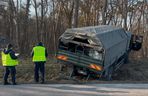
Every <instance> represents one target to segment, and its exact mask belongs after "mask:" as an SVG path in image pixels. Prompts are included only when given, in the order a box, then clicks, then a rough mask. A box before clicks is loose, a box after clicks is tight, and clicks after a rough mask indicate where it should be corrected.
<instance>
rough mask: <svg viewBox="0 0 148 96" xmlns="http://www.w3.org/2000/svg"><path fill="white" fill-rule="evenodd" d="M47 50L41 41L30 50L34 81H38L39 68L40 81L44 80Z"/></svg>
mask: <svg viewBox="0 0 148 96" xmlns="http://www.w3.org/2000/svg"><path fill="white" fill-rule="evenodd" d="M47 56H48V54H47V50H46V48H45V47H44V46H43V43H42V42H40V43H38V44H37V45H36V46H35V47H33V50H32V57H33V59H32V61H33V62H34V65H35V68H34V80H35V82H36V83H38V82H39V70H40V72H41V83H44V81H45V63H46V58H47Z"/></svg>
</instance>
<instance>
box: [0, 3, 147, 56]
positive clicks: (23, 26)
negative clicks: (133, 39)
mask: <svg viewBox="0 0 148 96" xmlns="http://www.w3.org/2000/svg"><path fill="white" fill-rule="evenodd" d="M32 11H33V12H34V13H32ZM95 25H113V26H118V27H122V28H124V29H125V30H128V31H131V32H132V33H133V34H137V35H142V36H144V39H143V47H142V49H141V50H140V51H139V52H136V53H132V54H134V56H136V57H148V46H147V45H148V38H147V37H148V1H147V0H0V37H5V38H6V39H9V41H10V42H11V43H13V44H14V45H15V47H16V48H15V49H16V50H17V51H18V52H20V53H21V54H24V55H28V54H29V53H30V52H31V49H32V47H33V46H35V45H36V43H37V42H40V41H42V42H43V43H44V45H45V46H46V47H47V49H48V52H49V53H52V54H54V53H56V50H57V44H58V43H57V42H58V38H59V36H60V35H61V34H62V33H63V32H64V31H65V30H66V29H67V28H75V27H84V26H95ZM1 46H2V44H1Z"/></svg>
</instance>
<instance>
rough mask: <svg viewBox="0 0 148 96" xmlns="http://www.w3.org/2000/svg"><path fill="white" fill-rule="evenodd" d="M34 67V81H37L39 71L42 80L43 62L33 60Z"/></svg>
mask: <svg viewBox="0 0 148 96" xmlns="http://www.w3.org/2000/svg"><path fill="white" fill-rule="evenodd" d="M34 63H35V68H34V79H35V81H36V82H39V71H40V73H41V80H42V82H44V78H45V62H34Z"/></svg>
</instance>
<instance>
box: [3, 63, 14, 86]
mask: <svg viewBox="0 0 148 96" xmlns="http://www.w3.org/2000/svg"><path fill="white" fill-rule="evenodd" d="M10 73H11V78H12V83H15V79H16V77H15V75H16V69H15V66H6V67H5V73H4V82H5V83H6V82H8V80H7V79H8V76H9V74H10Z"/></svg>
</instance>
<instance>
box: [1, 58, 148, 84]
mask: <svg viewBox="0 0 148 96" xmlns="http://www.w3.org/2000/svg"><path fill="white" fill-rule="evenodd" d="M0 62H1V61H0ZM45 66H46V82H47V83H78V82H77V81H74V80H65V79H63V77H62V78H61V77H60V76H59V73H60V65H59V64H57V63H56V62H55V60H48V61H47V62H46V65H45ZM16 69H17V82H18V83H33V79H34V64H33V63H32V60H31V59H28V58H27V59H20V64H19V65H18V66H17V67H16ZM3 72H4V68H3V67H0V82H2V77H3ZM63 76H64V75H63ZM135 81H136V82H137V81H138V82H145V81H146V82H148V60H147V59H141V60H130V63H129V64H125V65H123V66H122V67H121V69H120V70H119V71H118V73H116V75H115V76H114V80H113V81H112V82H135ZM89 82H90V83H91V82H96V83H97V82H98V83H104V81H93V80H92V81H89ZM79 83H81V81H79ZM109 83H111V82H109Z"/></svg>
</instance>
